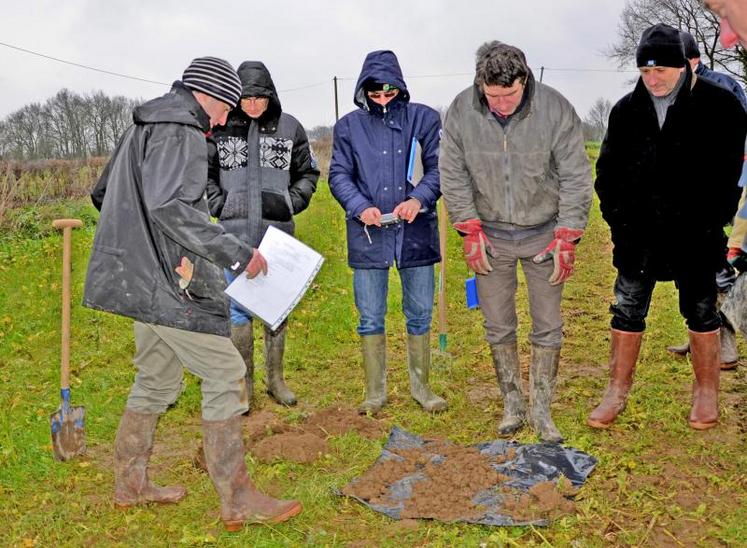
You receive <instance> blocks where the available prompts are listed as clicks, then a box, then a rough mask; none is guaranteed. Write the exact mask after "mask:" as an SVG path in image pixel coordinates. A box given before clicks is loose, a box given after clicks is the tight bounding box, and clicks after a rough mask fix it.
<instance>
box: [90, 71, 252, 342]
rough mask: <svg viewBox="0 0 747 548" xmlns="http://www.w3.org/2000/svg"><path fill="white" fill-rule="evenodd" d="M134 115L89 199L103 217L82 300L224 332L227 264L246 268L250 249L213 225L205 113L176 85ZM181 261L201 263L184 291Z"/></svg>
mask: <svg viewBox="0 0 747 548" xmlns="http://www.w3.org/2000/svg"><path fill="white" fill-rule="evenodd" d="M133 119H134V122H135V123H134V124H133V125H132V126H130V127H129V129H128V130H127V131H126V132H125V134H124V136H123V137H122V139H121V141H120V142H119V144H118V145H117V149H116V150H115V151H114V154H113V155H112V158H111V160H110V161H109V163H108V164H107V166H106V168H105V169H104V172H103V174H102V176H101V178H100V179H99V181H98V183H97V184H96V187H95V188H94V190H93V192H92V193H91V198H92V200H93V203H94V205H95V206H96V208H97V209H99V210H100V211H101V216H100V218H99V222H98V226H97V227H96V237H95V239H94V242H93V251H92V253H91V259H90V261H89V263H88V274H87V276H86V284H85V293H84V296H83V304H84V305H85V306H88V307H91V308H95V309H97V310H104V311H107V312H113V313H115V314H121V315H123V316H128V317H131V318H134V319H136V320H139V321H141V322H145V323H153V324H157V325H164V326H168V327H176V328H178V329H185V330H187V331H197V332H202V333H213V334H216V335H224V336H227V335H229V334H230V325H229V316H228V300H227V298H226V296H225V294H224V293H223V290H224V289H225V286H226V283H225V278H224V276H223V272H222V268H228V269H231V270H232V271H234V272H236V273H239V272H242V271H243V270H244V269H245V268H246V265H247V264H248V262H249V260H250V259H251V248H250V247H249V246H247V245H246V244H243V243H241V242H240V241H239V240H238V239H236V238H235V237H234V236H232V235H230V234H227V233H226V232H225V231H224V230H223V228H221V227H220V226H218V225H216V224H212V223H211V222H210V216H209V214H208V208H207V202H206V200H205V198H204V194H205V188H206V185H207V171H208V169H207V166H208V164H207V144H206V141H205V132H206V131H207V130H208V129H209V126H210V120H209V118H208V115H207V114H206V113H205V111H204V110H203V109H202V107H200V105H199V103H197V101H196V100H195V98H194V96H193V95H192V92H191V91H189V90H188V89H187V88H185V87H184V86H183V85H182V84H181V82H176V83H175V84H174V87H173V88H172V90H171V92H170V93H167V94H166V95H164V96H163V97H159V98H158V99H154V100H152V101H149V102H148V103H145V104H144V105H142V106H140V107H138V108H137V109H135V112H134V113H133ZM183 257H186V258H187V259H188V260H189V261H190V262H191V263H192V264H193V265H194V272H193V276H192V280H191V282H190V283H189V284H188V285H186V284H184V283H182V286H185V287H181V286H180V276H179V275H178V274H177V273H176V272H175V270H174V269H175V268H176V267H178V266H179V265H180V264H181V261H182V258H183Z"/></svg>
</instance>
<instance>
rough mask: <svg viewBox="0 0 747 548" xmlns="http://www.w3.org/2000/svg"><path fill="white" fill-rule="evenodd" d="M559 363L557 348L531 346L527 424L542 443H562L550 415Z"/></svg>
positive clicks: (560, 435) (558, 349) (561, 438)
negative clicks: (529, 424) (528, 423)
mask: <svg viewBox="0 0 747 548" xmlns="http://www.w3.org/2000/svg"><path fill="white" fill-rule="evenodd" d="M559 362H560V348H559V347H550V346H538V345H536V344H533V345H532V364H531V366H530V367H529V422H530V423H531V425H532V428H533V429H534V432H535V433H536V434H537V435H538V436H539V438H540V440H541V441H543V442H551V443H562V442H563V435H562V434H561V433H560V431H558V429H557V428H556V426H555V423H554V422H553V420H552V416H551V414H550V403H551V402H552V396H553V394H554V393H555V380H556V378H557V376H558V363H559Z"/></svg>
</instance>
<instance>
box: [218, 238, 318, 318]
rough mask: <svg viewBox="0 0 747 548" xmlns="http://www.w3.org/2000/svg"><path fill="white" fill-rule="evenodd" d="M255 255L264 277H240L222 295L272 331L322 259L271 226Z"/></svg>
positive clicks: (287, 311)
mask: <svg viewBox="0 0 747 548" xmlns="http://www.w3.org/2000/svg"><path fill="white" fill-rule="evenodd" d="M259 251H260V253H262V255H263V256H264V258H265V259H266V260H267V266H268V270H267V275H266V276H265V275H262V274H259V275H258V276H256V277H255V278H252V279H249V278H248V277H247V276H246V274H241V275H240V276H238V277H237V278H236V279H235V280H234V281H233V282H231V284H230V285H229V286H228V287H227V288H226V294H227V295H228V296H229V297H231V298H232V299H233V300H234V301H236V303H237V304H239V305H240V306H241V307H242V308H244V309H246V310H247V311H248V312H249V313H250V314H251V315H252V316H254V317H256V318H259V319H260V320H262V321H263V322H265V323H266V324H267V325H268V326H269V327H270V329H272V330H273V331H275V330H276V329H277V328H278V327H280V324H282V323H283V321H284V320H285V318H287V317H288V314H290V313H291V311H292V310H293V309H294V308H295V307H296V305H297V304H298V303H299V301H300V300H301V298H302V297H303V296H304V294H305V293H306V290H307V289H308V288H309V286H310V285H311V282H312V281H313V280H314V277H315V276H316V274H317V272H319V269H320V268H321V267H322V263H323V262H324V257H322V256H321V255H320V254H319V253H317V252H316V251H314V250H313V249H311V248H310V247H309V246H307V245H306V244H304V243H302V242H300V241H298V240H296V239H295V238H294V237H293V236H289V235H288V234H286V233H285V232H283V231H282V230H279V229H277V228H275V227H274V226H271V227H269V228H268V229H267V232H266V233H265V235H264V237H263V238H262V242H260V244H259Z"/></svg>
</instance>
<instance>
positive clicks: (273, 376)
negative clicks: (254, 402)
mask: <svg viewBox="0 0 747 548" xmlns="http://www.w3.org/2000/svg"><path fill="white" fill-rule="evenodd" d="M287 326H288V324H287V323H285V322H283V323H282V325H281V326H280V327H279V328H278V330H277V331H274V332H273V331H272V330H271V329H270V328H269V327H267V326H265V380H266V382H267V393H268V394H269V395H270V397H271V398H272V399H273V400H275V401H276V402H278V403H279V404H282V405H296V403H298V400H296V395H295V394H294V393H293V392H291V390H290V388H288V387H287V386H286V384H285V379H283V353H284V352H285V332H286V327H287Z"/></svg>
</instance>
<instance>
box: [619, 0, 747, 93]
mask: <svg viewBox="0 0 747 548" xmlns="http://www.w3.org/2000/svg"><path fill="white" fill-rule="evenodd" d="M656 23H666V24H667V25H670V26H672V27H674V28H676V29H679V30H684V31H687V32H689V33H690V34H692V35H693V37H694V38H695V41H696V42H697V43H698V46H699V48H700V53H701V61H703V64H705V65H706V66H707V67H708V68H711V69H716V70H723V71H724V72H727V73H729V74H731V75H732V76H734V77H735V78H737V79H738V80H740V81H741V82H743V83H747V79H745V74H747V53H746V52H745V50H744V48H743V47H742V46H741V45H740V46H738V47H737V48H735V49H730V50H725V49H723V48H721V47H720V44H719V36H720V35H721V28H720V26H719V22H718V18H717V17H716V16H715V15H713V14H712V13H711V12H709V11H707V10H705V9H703V4H702V2H701V1H700V0H629V1H628V2H627V4H626V5H625V8H624V9H623V11H622V14H621V15H620V22H619V23H618V27H617V42H615V43H614V44H612V45H611V46H610V47H609V48H608V50H607V51H606V52H605V53H606V55H607V56H608V57H609V58H610V59H613V60H614V61H616V62H617V64H618V66H619V67H624V66H628V65H629V64H630V63H631V61H634V60H635V50H636V47H637V46H638V42H639V41H640V39H641V34H642V33H643V31H644V30H645V29H647V28H648V27H650V26H651V25H655V24H656Z"/></svg>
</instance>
